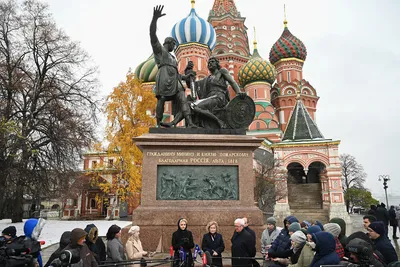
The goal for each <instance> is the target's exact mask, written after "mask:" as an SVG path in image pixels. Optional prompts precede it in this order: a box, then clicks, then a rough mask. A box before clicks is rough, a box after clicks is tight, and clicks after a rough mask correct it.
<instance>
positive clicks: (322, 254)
mask: <svg viewBox="0 0 400 267" xmlns="http://www.w3.org/2000/svg"><path fill="white" fill-rule="evenodd" d="M312 239H313V241H314V242H315V251H316V253H315V255H314V259H313V261H312V262H311V264H310V267H319V266H321V265H336V264H339V262H340V258H339V256H338V254H337V253H336V242H335V238H334V237H333V235H332V234H330V233H328V232H318V233H315V234H312Z"/></svg>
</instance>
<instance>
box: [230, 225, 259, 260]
mask: <svg viewBox="0 0 400 267" xmlns="http://www.w3.org/2000/svg"><path fill="white" fill-rule="evenodd" d="M234 225H235V232H234V233H233V236H232V238H231V242H232V248H231V249H232V257H254V255H255V254H256V250H255V248H256V246H255V244H254V241H255V240H254V239H253V236H252V235H251V234H250V233H249V232H247V231H246V230H244V220H243V219H236V220H235V223H234ZM252 266H253V263H252V260H251V259H235V258H233V259H232V267H252Z"/></svg>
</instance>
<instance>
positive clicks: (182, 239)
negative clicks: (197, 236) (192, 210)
mask: <svg viewBox="0 0 400 267" xmlns="http://www.w3.org/2000/svg"><path fill="white" fill-rule="evenodd" d="M187 222H188V221H187V220H186V219H185V218H180V219H179V220H178V230H176V231H175V232H174V233H173V234H172V242H171V243H172V246H173V248H174V251H175V253H174V257H175V259H176V260H175V263H174V266H178V265H179V260H178V259H179V251H180V249H181V248H183V250H184V252H185V253H186V255H187V262H186V264H185V266H188V267H192V266H194V264H193V257H192V251H191V249H192V248H194V242H193V235H192V232H190V231H188V230H187Z"/></svg>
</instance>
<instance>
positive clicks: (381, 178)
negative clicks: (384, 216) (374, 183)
mask: <svg viewBox="0 0 400 267" xmlns="http://www.w3.org/2000/svg"><path fill="white" fill-rule="evenodd" d="M382 180H383V189H385V196H386V206H387V208H389V201H388V197H387V188H388V186H387V182H388V181H390V175H379V179H378V181H382Z"/></svg>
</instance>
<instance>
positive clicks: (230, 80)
mask: <svg viewBox="0 0 400 267" xmlns="http://www.w3.org/2000/svg"><path fill="white" fill-rule="evenodd" d="M220 72H221V74H222V76H223V77H224V78H225V81H227V82H228V83H229V84H230V85H231V86H232V88H233V90H234V91H235V92H236V94H237V95H239V94H241V93H242V92H240V87H239V85H238V84H237V83H236V82H235V80H234V79H233V77H232V75H230V74H229V72H228V70H227V69H220Z"/></svg>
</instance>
